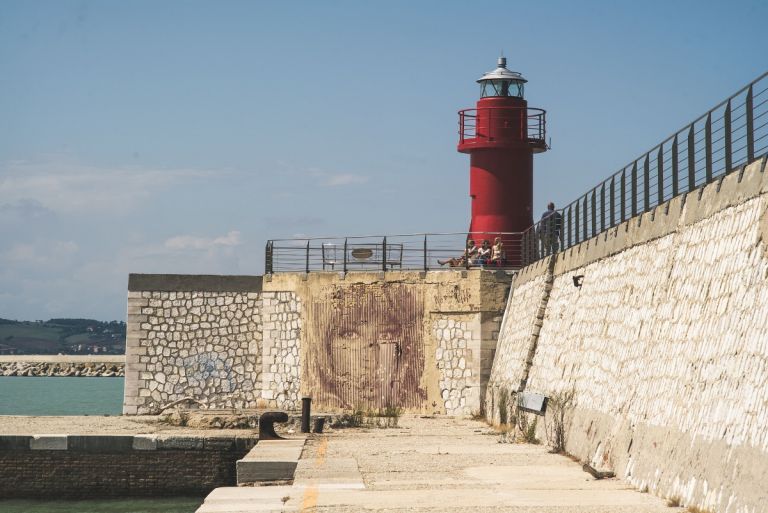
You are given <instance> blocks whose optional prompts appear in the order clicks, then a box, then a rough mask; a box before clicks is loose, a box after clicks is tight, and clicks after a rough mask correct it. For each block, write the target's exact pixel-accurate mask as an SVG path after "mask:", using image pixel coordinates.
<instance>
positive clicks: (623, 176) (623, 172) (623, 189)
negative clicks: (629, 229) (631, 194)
mask: <svg viewBox="0 0 768 513" xmlns="http://www.w3.org/2000/svg"><path fill="white" fill-rule="evenodd" d="M626 215H627V168H624V169H622V170H621V222H622V223H623V222H624V220H625V219H626Z"/></svg>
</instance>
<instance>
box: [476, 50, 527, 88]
mask: <svg viewBox="0 0 768 513" xmlns="http://www.w3.org/2000/svg"><path fill="white" fill-rule="evenodd" d="M477 82H478V83H479V84H480V96H481V97H482V98H486V97H488V96H513V97H517V98H522V97H523V90H524V86H523V85H524V84H525V83H526V82H528V81H527V80H526V79H525V78H523V75H521V74H520V73H518V72H517V71H511V70H509V69H507V58H506V57H499V62H498V66H497V68H496V69H495V70H493V71H489V72H488V73H486V74H484V75H483V76H482V77H480V78H479V79H477Z"/></svg>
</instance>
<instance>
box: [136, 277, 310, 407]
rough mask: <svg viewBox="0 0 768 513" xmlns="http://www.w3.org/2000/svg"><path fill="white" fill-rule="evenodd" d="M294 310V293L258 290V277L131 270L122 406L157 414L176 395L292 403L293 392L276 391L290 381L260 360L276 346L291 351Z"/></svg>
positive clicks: (186, 400) (203, 401) (217, 402)
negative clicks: (164, 273)
mask: <svg viewBox="0 0 768 513" xmlns="http://www.w3.org/2000/svg"><path fill="white" fill-rule="evenodd" d="M278 310H279V311H278ZM297 311H298V303H297V301H296V299H295V297H294V296H293V294H291V293H288V292H284V293H275V292H269V293H262V291H261V278H260V277H253V276H180V275H131V279H130V281H129V291H128V333H127V343H126V382H125V399H124V403H123V412H124V413H126V414H148V413H158V412H160V411H162V410H163V408H165V407H167V406H168V405H172V404H175V403H178V402H179V401H181V404H182V405H183V406H189V405H191V404H196V405H198V406H200V407H204V408H257V407H263V406H274V407H280V408H293V407H295V404H296V399H295V395H296V394H295V393H293V394H292V395H290V394H289V395H281V394H283V392H284V391H283V387H286V390H289V389H291V385H290V384H289V383H288V380H287V379H277V377H276V375H275V373H272V372H264V367H265V365H267V364H265V363H264V362H269V361H271V360H272V359H274V357H275V354H273V350H274V349H275V348H279V347H287V348H288V351H291V350H294V351H296V350H297V347H298V343H297V342H296V341H297V339H298V337H299V329H298V326H296V323H295V321H294V320H293V317H295V316H296V315H297V314H296V312H297ZM292 312H293V313H292ZM289 316H292V317H291V319H288V317H289ZM265 317H266V321H265V319H264V318H265ZM284 318H285V320H284ZM265 325H266V326H268V328H267V330H266V340H267V344H264V343H263V340H264V338H265V335H264V326H265ZM291 327H292V328H293V329H288V328H291ZM288 335H290V336H288ZM275 339H277V340H278V341H279V343H276V342H275V341H274V340H275ZM279 354H281V355H282V353H279ZM282 367H283V364H282V363H281V364H280V368H282ZM270 368H271V367H270ZM265 380H266V381H265Z"/></svg>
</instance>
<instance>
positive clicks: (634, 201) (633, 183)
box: [632, 161, 637, 217]
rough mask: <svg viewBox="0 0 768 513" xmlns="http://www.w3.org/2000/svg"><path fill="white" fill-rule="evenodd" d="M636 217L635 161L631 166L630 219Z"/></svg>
mask: <svg viewBox="0 0 768 513" xmlns="http://www.w3.org/2000/svg"><path fill="white" fill-rule="evenodd" d="M636 215H637V161H635V162H634V163H633V164H632V217H635V216H636Z"/></svg>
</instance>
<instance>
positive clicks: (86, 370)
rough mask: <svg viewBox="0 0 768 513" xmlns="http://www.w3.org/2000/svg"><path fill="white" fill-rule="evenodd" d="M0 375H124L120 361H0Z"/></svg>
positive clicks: (92, 376) (103, 376) (108, 376)
mask: <svg viewBox="0 0 768 513" xmlns="http://www.w3.org/2000/svg"><path fill="white" fill-rule="evenodd" d="M0 376H21V377H49V376H58V377H91V378H95V377H101V378H117V377H122V376H125V365H124V364H123V363H122V362H55V361H54V362H24V361H17V362H0Z"/></svg>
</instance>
